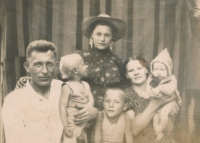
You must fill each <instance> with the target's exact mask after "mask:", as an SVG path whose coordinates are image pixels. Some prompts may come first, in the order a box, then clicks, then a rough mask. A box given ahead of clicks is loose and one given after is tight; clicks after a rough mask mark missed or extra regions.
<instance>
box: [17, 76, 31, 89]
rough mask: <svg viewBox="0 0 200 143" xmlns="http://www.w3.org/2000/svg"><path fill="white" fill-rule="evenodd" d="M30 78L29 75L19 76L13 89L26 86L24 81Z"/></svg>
mask: <svg viewBox="0 0 200 143" xmlns="http://www.w3.org/2000/svg"><path fill="white" fill-rule="evenodd" d="M30 79H31V77H29V76H24V77H21V78H20V79H19V81H18V82H17V84H16V87H15V89H18V88H23V87H26V82H27V81H28V80H30Z"/></svg>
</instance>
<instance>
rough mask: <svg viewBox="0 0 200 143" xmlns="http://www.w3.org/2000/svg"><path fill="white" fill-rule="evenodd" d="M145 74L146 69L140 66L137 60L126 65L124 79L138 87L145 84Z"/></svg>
mask: <svg viewBox="0 0 200 143" xmlns="http://www.w3.org/2000/svg"><path fill="white" fill-rule="evenodd" d="M147 73H148V71H147V69H146V68H145V67H143V66H142V65H141V64H140V62H139V60H131V61H130V62H129V63H128V64H127V65H126V77H127V78H128V79H129V80H130V81H131V83H132V84H136V85H140V84H143V83H145V82H146V80H147V77H146V74H147Z"/></svg>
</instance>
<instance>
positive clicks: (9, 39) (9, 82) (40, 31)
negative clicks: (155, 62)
mask: <svg viewBox="0 0 200 143" xmlns="http://www.w3.org/2000/svg"><path fill="white" fill-rule="evenodd" d="M100 13H106V14H109V15H111V16H112V17H117V18H120V19H122V20H124V21H125V22H126V23H127V32H126V35H125V37H124V38H123V39H121V40H119V41H117V42H115V43H114V47H113V51H112V52H113V53H115V54H117V55H118V56H121V57H122V58H123V59H124V60H125V59H127V58H128V57H130V56H133V55H135V54H137V55H138V54H139V55H140V54H141V55H143V56H144V57H145V59H147V60H148V61H149V62H150V61H151V60H152V59H153V58H154V57H155V56H156V55H157V54H158V53H159V52H160V51H162V50H163V49H164V48H166V47H167V48H168V50H169V52H170V55H171V57H172V59H173V63H174V70H173V73H174V74H175V76H176V78H177V79H178V89H179V91H180V93H181V96H182V98H183V106H182V108H181V111H180V112H179V114H177V115H176V116H175V121H174V122H175V124H176V130H175V132H180V131H182V132H183V133H182V134H179V136H180V137H181V138H182V139H183V138H184V137H185V135H186V133H187V132H186V131H187V130H184V129H186V128H187V125H188V120H187V119H188V117H187V106H185V105H186V103H187V101H186V100H185V86H184V83H185V70H186V69H187V63H186V57H187V51H188V50H189V49H188V48H189V43H190V40H191V29H190V23H189V18H188V6H187V0H0V38H1V40H0V44H1V50H0V54H1V68H0V72H1V73H0V75H1V76H0V81H1V86H0V92H1V94H0V95H1V96H0V99H1V101H2V103H3V99H4V97H5V96H6V95H7V94H8V93H9V92H10V91H11V90H13V89H14V88H15V84H16V81H17V80H18V79H19V78H20V77H21V76H25V75H26V72H25V70H24V68H23V62H24V61H25V51H26V47H27V46H28V44H29V42H32V41H34V40H38V39H46V40H49V41H52V42H53V43H54V44H55V45H56V46H57V47H58V58H60V57H61V56H63V55H65V54H69V53H72V52H73V51H74V50H77V49H88V42H89V41H88V39H87V38H85V37H84V36H83V35H82V32H81V22H82V20H83V19H84V18H86V17H89V16H96V15H98V14H100ZM58 60H59V59H58ZM0 109H1V108H0ZM1 129H2V128H1ZM1 134H2V130H1ZM175 135H176V134H175ZM176 137H177V136H176Z"/></svg>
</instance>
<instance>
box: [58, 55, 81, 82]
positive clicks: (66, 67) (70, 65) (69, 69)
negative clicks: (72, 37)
mask: <svg viewBox="0 0 200 143" xmlns="http://www.w3.org/2000/svg"><path fill="white" fill-rule="evenodd" d="M80 58H82V57H81V56H80V55H79V54H69V55H66V56H63V57H61V59H60V66H59V70H60V72H61V74H62V78H65V79H70V78H72V77H73V69H74V68H75V67H76V65H77V63H78V60H80Z"/></svg>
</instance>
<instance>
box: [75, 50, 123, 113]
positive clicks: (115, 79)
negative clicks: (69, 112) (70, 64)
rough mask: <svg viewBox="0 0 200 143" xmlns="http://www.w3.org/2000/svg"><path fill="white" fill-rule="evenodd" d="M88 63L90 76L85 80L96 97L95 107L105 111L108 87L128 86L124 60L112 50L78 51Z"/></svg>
mask: <svg viewBox="0 0 200 143" xmlns="http://www.w3.org/2000/svg"><path fill="white" fill-rule="evenodd" d="M75 53H78V54H80V55H81V56H82V57H83V59H84V61H85V62H87V63H88V76H87V78H85V79H84V80H85V81H86V82H88V83H89V85H90V88H91V91H92V94H93V96H94V106H95V107H96V108H98V109H99V110H102V109H103V96H104V94H105V91H106V89H107V88H108V87H124V86H126V85H127V81H126V77H125V75H124V73H123V62H122V59H121V58H119V57H118V56H117V55H114V54H113V53H111V51H110V49H109V48H107V49H105V50H98V49H96V48H92V49H91V50H86V51H76V52H75Z"/></svg>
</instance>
